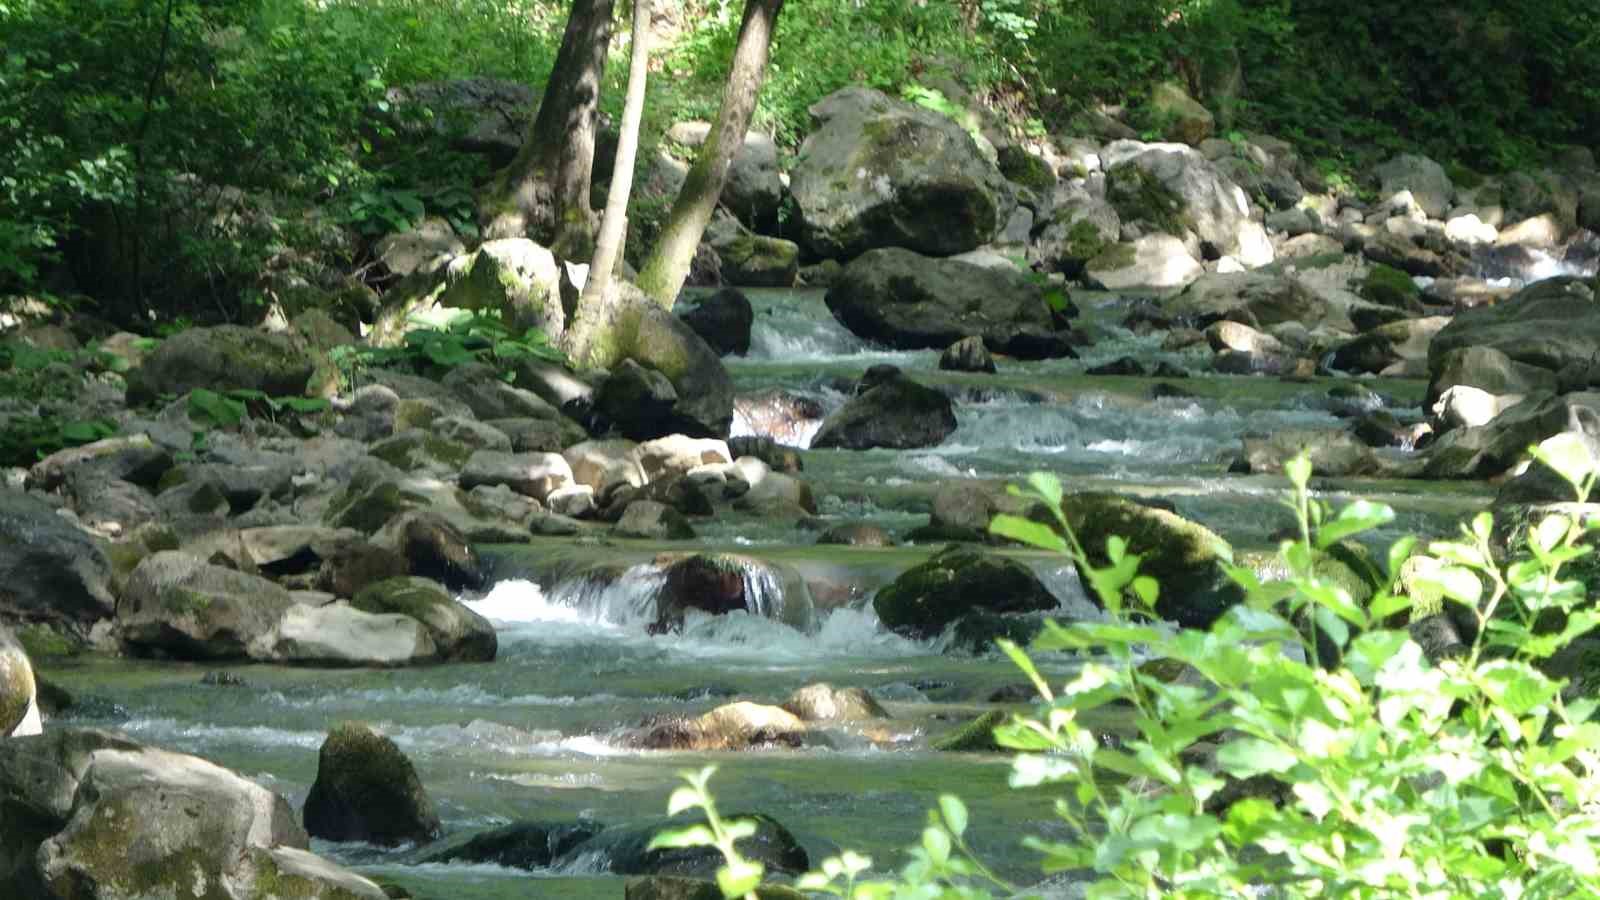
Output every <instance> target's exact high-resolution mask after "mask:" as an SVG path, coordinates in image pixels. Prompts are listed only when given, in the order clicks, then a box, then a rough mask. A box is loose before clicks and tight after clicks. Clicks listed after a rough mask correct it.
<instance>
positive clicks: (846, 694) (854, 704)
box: [783, 682, 889, 722]
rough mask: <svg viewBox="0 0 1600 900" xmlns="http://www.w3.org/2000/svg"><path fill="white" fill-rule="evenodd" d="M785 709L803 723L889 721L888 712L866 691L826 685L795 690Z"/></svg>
mask: <svg viewBox="0 0 1600 900" xmlns="http://www.w3.org/2000/svg"><path fill="white" fill-rule="evenodd" d="M783 708H784V709H786V710H788V711H789V712H791V713H794V714H795V716H796V717H797V718H799V719H800V720H801V721H802V722H864V721H870V720H873V719H887V718H889V713H888V711H887V710H885V709H884V708H883V707H882V706H881V705H880V704H879V703H878V701H877V700H874V699H873V698H872V695H871V694H869V693H867V692H866V691H865V690H862V689H861V688H858V687H848V688H835V687H834V686H833V685H831V684H827V683H826V682H819V683H817V684H808V685H806V686H805V687H803V688H800V689H798V690H796V691H795V692H794V693H792V694H790V695H789V699H787V700H785V701H784V702H783Z"/></svg>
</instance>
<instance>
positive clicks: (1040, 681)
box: [995, 638, 1054, 700]
mask: <svg viewBox="0 0 1600 900" xmlns="http://www.w3.org/2000/svg"><path fill="white" fill-rule="evenodd" d="M995 645H996V646H998V647H999V648H1000V652H1002V653H1004V654H1005V655H1006V656H1008V657H1010V659H1011V662H1012V663H1013V664H1015V665H1016V667H1017V668H1019V669H1021V670H1022V674H1024V675H1026V676H1028V681H1030V682H1032V684H1033V687H1034V689H1035V690H1037V691H1038V692H1039V696H1041V697H1043V698H1044V699H1046V700H1051V699H1053V698H1054V695H1053V694H1051V692H1050V685H1049V684H1048V683H1047V682H1046V681H1045V680H1044V676H1042V675H1040V674H1039V670H1038V668H1037V667H1035V666H1034V664H1033V660H1032V659H1030V658H1028V654H1026V653H1024V652H1022V648H1021V647H1018V646H1017V645H1016V644H1015V643H1013V642H1011V641H1008V640H1006V639H1005V638H998V639H997V640H995Z"/></svg>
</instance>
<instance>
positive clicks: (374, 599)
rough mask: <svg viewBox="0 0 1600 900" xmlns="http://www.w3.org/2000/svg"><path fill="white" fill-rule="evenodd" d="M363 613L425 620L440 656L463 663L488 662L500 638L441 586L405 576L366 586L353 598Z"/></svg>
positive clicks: (491, 628) (354, 603) (492, 629)
mask: <svg viewBox="0 0 1600 900" xmlns="http://www.w3.org/2000/svg"><path fill="white" fill-rule="evenodd" d="M350 605H351V606H353V607H355V608H356V609H359V610H361V611H362V612H369V613H376V614H382V613H399V614H400V615H403V616H410V617H411V618H413V619H416V620H417V621H418V622H421V623H422V624H423V625H424V626H425V627H426V628H427V629H428V632H429V634H430V635H431V636H432V637H433V642H434V645H435V646H436V647H438V648H439V655H440V656H441V657H442V658H444V659H448V660H455V661H460V662H488V661H490V660H492V659H494V657H495V653H496V652H497V650H498V640H497V638H496V637H495V632H494V627H493V626H492V625H490V624H489V622H488V620H486V619H484V618H483V617H482V616H480V615H478V614H477V613H475V612H473V611H472V610H470V609H468V608H467V607H465V606H462V605H461V604H460V603H457V602H456V601H455V600H454V599H452V598H451V596H450V593H449V592H448V591H446V590H445V589H444V588H443V587H442V586H441V585H439V584H438V583H436V582H434V581H430V580H429V579H426V578H417V577H414V576H409V575H402V576H399V577H396V578H385V579H384V580H382V581H379V582H376V583H374V584H369V585H367V586H366V587H364V588H362V589H361V590H360V592H358V593H357V594H356V595H355V598H354V599H353V600H351V601H350Z"/></svg>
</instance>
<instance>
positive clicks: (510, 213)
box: [478, 0, 614, 259]
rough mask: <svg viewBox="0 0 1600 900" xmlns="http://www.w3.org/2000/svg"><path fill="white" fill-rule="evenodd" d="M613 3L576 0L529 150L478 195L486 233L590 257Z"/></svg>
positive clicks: (569, 256)
mask: <svg viewBox="0 0 1600 900" xmlns="http://www.w3.org/2000/svg"><path fill="white" fill-rule="evenodd" d="M613 4H614V0H573V3H572V11H571V12H570V13H569V14H568V15H567V27H566V31H565V32H564V33H563V34H562V36H561V49H560V50H559V51H557V53H556V62H555V66H554V68H553V69H552V70H551V72H550V80H549V81H548V82H547V83H546V84H545V89H544V96H543V97H542V98H541V99H540V101H539V112H538V113H537V114H536V115H535V116H534V120H533V125H532V126H531V127H530V128H529V129H528V134H527V137H526V139H525V140H524V141H523V142H522V149H521V150H519V151H518V152H517V157H516V159H514V160H512V162H511V165H509V166H507V167H506V168H505V169H503V170H501V171H500V172H499V173H497V174H496V175H495V177H494V179H493V180H492V181H490V183H489V184H488V185H487V186H486V187H485V188H484V190H483V191H482V192H481V193H480V194H479V197H478V223H479V226H480V230H481V231H482V233H483V236H484V237H485V238H503V237H528V238H532V239H533V240H535V241H537V242H539V243H541V244H544V245H546V246H548V247H549V248H550V249H551V250H552V251H553V252H554V253H555V254H556V256H557V257H558V258H561V259H585V258H587V257H588V256H589V253H590V251H591V249H592V248H593V246H594V231H595V215H594V210H593V209H592V208H590V206H589V189H590V184H591V179H592V173H593V169H594V145H595V132H596V127H597V122H598V118H599V114H598V109H599V106H598V104H599V99H600V86H601V82H602V81H603V79H604V78H605V70H606V49H607V46H608V45H609V43H610V40H611V16H612V8H613Z"/></svg>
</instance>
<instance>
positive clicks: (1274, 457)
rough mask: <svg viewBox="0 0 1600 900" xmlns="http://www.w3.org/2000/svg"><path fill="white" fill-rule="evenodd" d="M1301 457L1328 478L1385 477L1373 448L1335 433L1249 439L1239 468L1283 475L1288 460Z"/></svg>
mask: <svg viewBox="0 0 1600 900" xmlns="http://www.w3.org/2000/svg"><path fill="white" fill-rule="evenodd" d="M1302 453H1303V454H1305V455H1306V456H1307V458H1309V459H1310V460H1311V469H1312V471H1314V472H1316V473H1317V474H1318V475H1321V476H1325V477H1329V478H1358V477H1362V476H1373V475H1382V474H1383V473H1384V467H1383V465H1382V463H1380V462H1379V461H1378V458H1377V457H1376V456H1375V455H1374V454H1373V452H1372V449H1371V448H1370V447H1368V446H1367V445H1366V444H1365V443H1364V442H1362V441H1361V440H1360V439H1359V438H1357V437H1356V436H1355V435H1353V434H1351V433H1350V432H1347V431H1338V430H1332V429H1322V430H1316V429H1289V430H1285V431H1276V432H1273V433H1272V434H1270V435H1262V436H1250V435H1246V436H1245V437H1244V451H1243V455H1242V456H1241V465H1240V466H1238V468H1240V469H1242V470H1243V471H1246V472H1252V473H1256V474H1264V475H1281V474H1283V467H1284V466H1285V465H1286V464H1287V463H1288V462H1289V460H1291V459H1294V458H1295V457H1296V456H1299V455H1301V454H1302Z"/></svg>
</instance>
